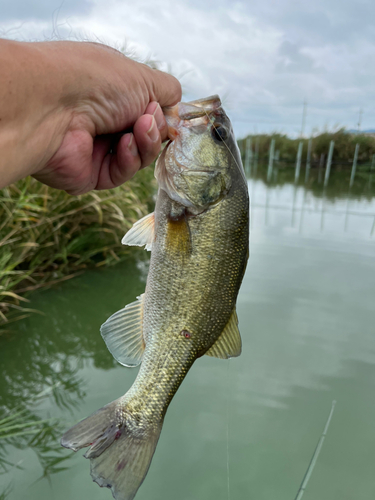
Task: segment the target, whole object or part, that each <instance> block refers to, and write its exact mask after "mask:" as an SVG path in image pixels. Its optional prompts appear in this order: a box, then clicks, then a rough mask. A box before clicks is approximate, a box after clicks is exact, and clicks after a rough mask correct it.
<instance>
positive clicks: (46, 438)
mask: <svg viewBox="0 0 375 500" xmlns="http://www.w3.org/2000/svg"><path fill="white" fill-rule="evenodd" d="M59 385H60V384H59V383H57V384H55V385H53V386H52V387H48V388H47V389H45V390H43V391H41V392H40V393H38V394H36V395H34V396H33V397H31V398H30V399H29V400H28V401H27V405H28V408H25V407H24V406H23V404H20V405H19V406H16V407H15V408H14V409H12V410H8V409H6V408H4V407H2V408H1V409H0V477H1V475H3V474H6V473H7V472H9V470H11V469H12V468H17V469H22V461H20V462H18V463H13V462H12V461H10V460H9V458H8V450H9V449H10V447H13V448H16V449H19V450H24V449H26V448H30V449H32V450H33V452H34V453H35V455H36V457H37V458H38V460H39V463H40V465H41V467H42V470H43V473H42V477H45V478H47V479H49V477H50V476H51V474H55V473H56V472H60V471H63V470H65V469H67V467H66V466H65V462H66V461H67V460H69V458H70V457H71V455H72V454H69V455H67V454H66V453H64V450H63V449H62V448H61V446H60V443H59V437H60V435H61V433H62V431H63V425H62V423H61V422H60V421H59V420H58V419H55V418H48V419H41V418H40V417H39V416H38V415H37V413H36V412H35V411H34V408H33V407H34V406H36V405H37V404H38V403H40V402H41V401H42V400H43V399H45V398H46V397H47V396H49V395H50V394H51V392H56V391H57V390H58V386H59ZM11 489H12V488H11V485H8V486H7V487H6V488H5V489H3V490H2V491H0V500H5V499H6V498H7V496H8V495H9V494H10V492H11Z"/></svg>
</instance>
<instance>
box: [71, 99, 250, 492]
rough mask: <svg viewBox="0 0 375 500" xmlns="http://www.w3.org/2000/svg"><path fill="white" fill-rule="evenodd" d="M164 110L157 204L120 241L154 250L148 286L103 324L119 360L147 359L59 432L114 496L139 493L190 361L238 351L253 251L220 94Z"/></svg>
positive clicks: (244, 194)
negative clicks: (103, 402)
mask: <svg viewBox="0 0 375 500" xmlns="http://www.w3.org/2000/svg"><path fill="white" fill-rule="evenodd" d="M164 112H165V115H166V119H167V122H168V125H169V133H170V136H171V138H172V139H173V140H172V141H171V142H170V143H169V144H168V146H167V147H166V148H165V149H164V151H163V152H162V154H161V155H160V157H159V159H158V162H157V166H156V171H155V176H156V178H157V180H158V182H159V193H158V198H157V202H156V207H155V212H154V213H153V214H150V215H148V216H146V217H144V218H143V219H142V220H140V221H138V222H137V223H136V224H135V225H134V226H133V228H132V229H131V230H130V231H129V232H128V233H127V234H126V235H125V237H124V240H123V243H125V244H128V245H139V246H143V245H145V246H146V248H147V249H149V250H151V260H150V269H149V274H148V278H147V285H146V290H145V293H144V294H143V295H142V296H141V297H138V300H137V301H136V302H134V303H132V304H129V305H128V306H126V307H125V308H124V309H122V310H121V311H118V312H117V313H115V314H114V315H113V316H111V318H109V319H108V320H107V321H106V323H104V325H102V328H101V333H102V336H103V338H104V340H105V342H106V344H107V347H108V348H109V350H110V351H111V352H112V354H113V355H114V357H115V358H116V359H117V360H118V361H119V362H120V363H121V364H123V365H125V366H136V365H138V364H139V363H141V367H140V370H139V373H138V376H137V378H136V380H135V382H134V384H133V386H132V387H131V388H130V390H129V391H128V392H127V393H126V394H125V395H124V396H122V397H121V398H119V399H118V400H116V401H113V402H112V403H110V404H109V405H107V406H105V407H104V408H102V409H101V410H99V411H98V412H96V413H94V414H93V415H91V416H90V417H88V418H86V419H85V420H83V421H82V422H80V423H78V424H77V425H76V426H74V427H72V428H71V429H70V430H69V431H67V432H66V433H65V434H64V436H63V438H62V445H63V446H65V447H67V448H71V449H73V450H75V451H76V450H78V449H80V448H82V447H86V446H91V447H90V449H89V451H88V452H87V453H86V455H85V456H86V458H90V459H91V475H92V477H93V479H94V481H96V482H97V483H98V484H99V485H100V486H107V487H110V488H111V489H112V493H113V496H114V498H115V499H116V500H131V499H133V498H134V496H135V494H136V492H137V490H138V488H139V486H140V485H141V483H142V481H143V479H144V477H145V475H146V474H147V471H148V468H149V466H150V462H151V459H152V456H153V454H154V451H155V447H156V444H157V441H158V439H159V435H160V432H161V428H162V424H163V419H164V415H165V413H166V411H167V408H168V405H169V403H170V402H171V400H172V398H173V396H174V394H175V393H176V391H177V389H178V388H179V386H180V384H181V382H182V381H183V379H184V378H185V376H186V374H187V372H188V371H189V369H190V368H191V366H192V364H193V363H194V361H195V360H196V359H197V358H199V357H200V356H202V355H204V354H207V355H210V356H215V357H219V358H223V359H226V358H229V357H234V356H238V355H239V354H240V353H241V338H240V335H239V331H238V321H237V315H236V309H235V306H236V299H237V295H238V291H239V288H240V285H241V281H242V278H243V275H244V272H245V268H246V263H247V259H248V244H249V199H248V191H247V182H246V179H245V175H244V172H243V167H242V164H241V160H240V155H239V151H238V148H237V144H236V141H235V139H234V136H233V132H232V128H231V124H230V121H229V119H228V118H227V116H226V114H225V113H224V111H223V110H222V107H221V103H220V100H219V98H218V97H217V96H213V97H210V98H207V99H201V100H199V101H193V102H191V103H179V104H178V105H177V106H174V107H173V108H169V109H166V110H164Z"/></svg>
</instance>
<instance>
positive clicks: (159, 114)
mask: <svg viewBox="0 0 375 500" xmlns="http://www.w3.org/2000/svg"><path fill="white" fill-rule="evenodd" d="M152 114H153V116H154V118H155V121H156V125H157V126H158V129H159V130H160V129H161V128H162V127H163V126H164V124H165V118H164V115H163V111H162V110H161V107H160V104H159V103H158V105H157V106H156V108H155V111H154V112H153V113H152Z"/></svg>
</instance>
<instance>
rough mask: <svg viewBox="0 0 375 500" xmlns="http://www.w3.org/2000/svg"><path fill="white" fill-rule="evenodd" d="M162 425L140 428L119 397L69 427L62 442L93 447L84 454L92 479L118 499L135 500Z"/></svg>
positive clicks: (66, 444) (75, 445)
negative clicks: (125, 410)
mask: <svg viewBox="0 0 375 500" xmlns="http://www.w3.org/2000/svg"><path fill="white" fill-rule="evenodd" d="M161 427H162V422H160V423H159V424H155V425H154V426H153V427H152V428H148V429H146V430H144V429H143V428H142V429H141V428H140V427H139V426H138V425H137V423H136V421H135V419H132V418H131V415H130V414H128V413H126V412H124V411H123V410H122V408H121V406H119V400H118V399H117V400H116V401H113V402H112V403H109V404H108V405H107V406H104V407H103V408H101V409H100V410H98V411H97V412H96V413H93V414H92V415H91V416H90V417H87V418H86V419H84V420H82V421H81V422H79V423H78V424H77V425H75V426H74V427H72V428H71V429H69V430H68V431H67V432H66V433H65V434H64V435H63V437H62V439H61V444H62V446H64V447H65V448H70V449H72V450H74V451H77V450H79V449H80V448H84V447H86V446H90V449H89V450H88V451H87V452H86V454H85V455H84V456H85V458H89V459H90V461H91V465H90V469H91V477H92V479H93V480H94V481H95V482H96V483H97V484H98V485H99V486H102V487H104V486H105V487H107V488H111V490H112V495H113V497H114V498H115V499H116V500H132V499H133V498H134V496H135V494H136V493H137V491H138V488H139V487H140V486H141V484H142V482H143V480H144V478H145V477H146V474H147V472H148V469H149V467H150V463H151V459H152V457H153V455H154V452H155V448H156V445H157V442H158V440H159V436H160V432H161Z"/></svg>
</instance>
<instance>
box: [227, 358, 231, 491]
mask: <svg viewBox="0 0 375 500" xmlns="http://www.w3.org/2000/svg"><path fill="white" fill-rule="evenodd" d="M229 361H230V358H228V360H227V491H228V500H230V483H229V396H230V379H229Z"/></svg>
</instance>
